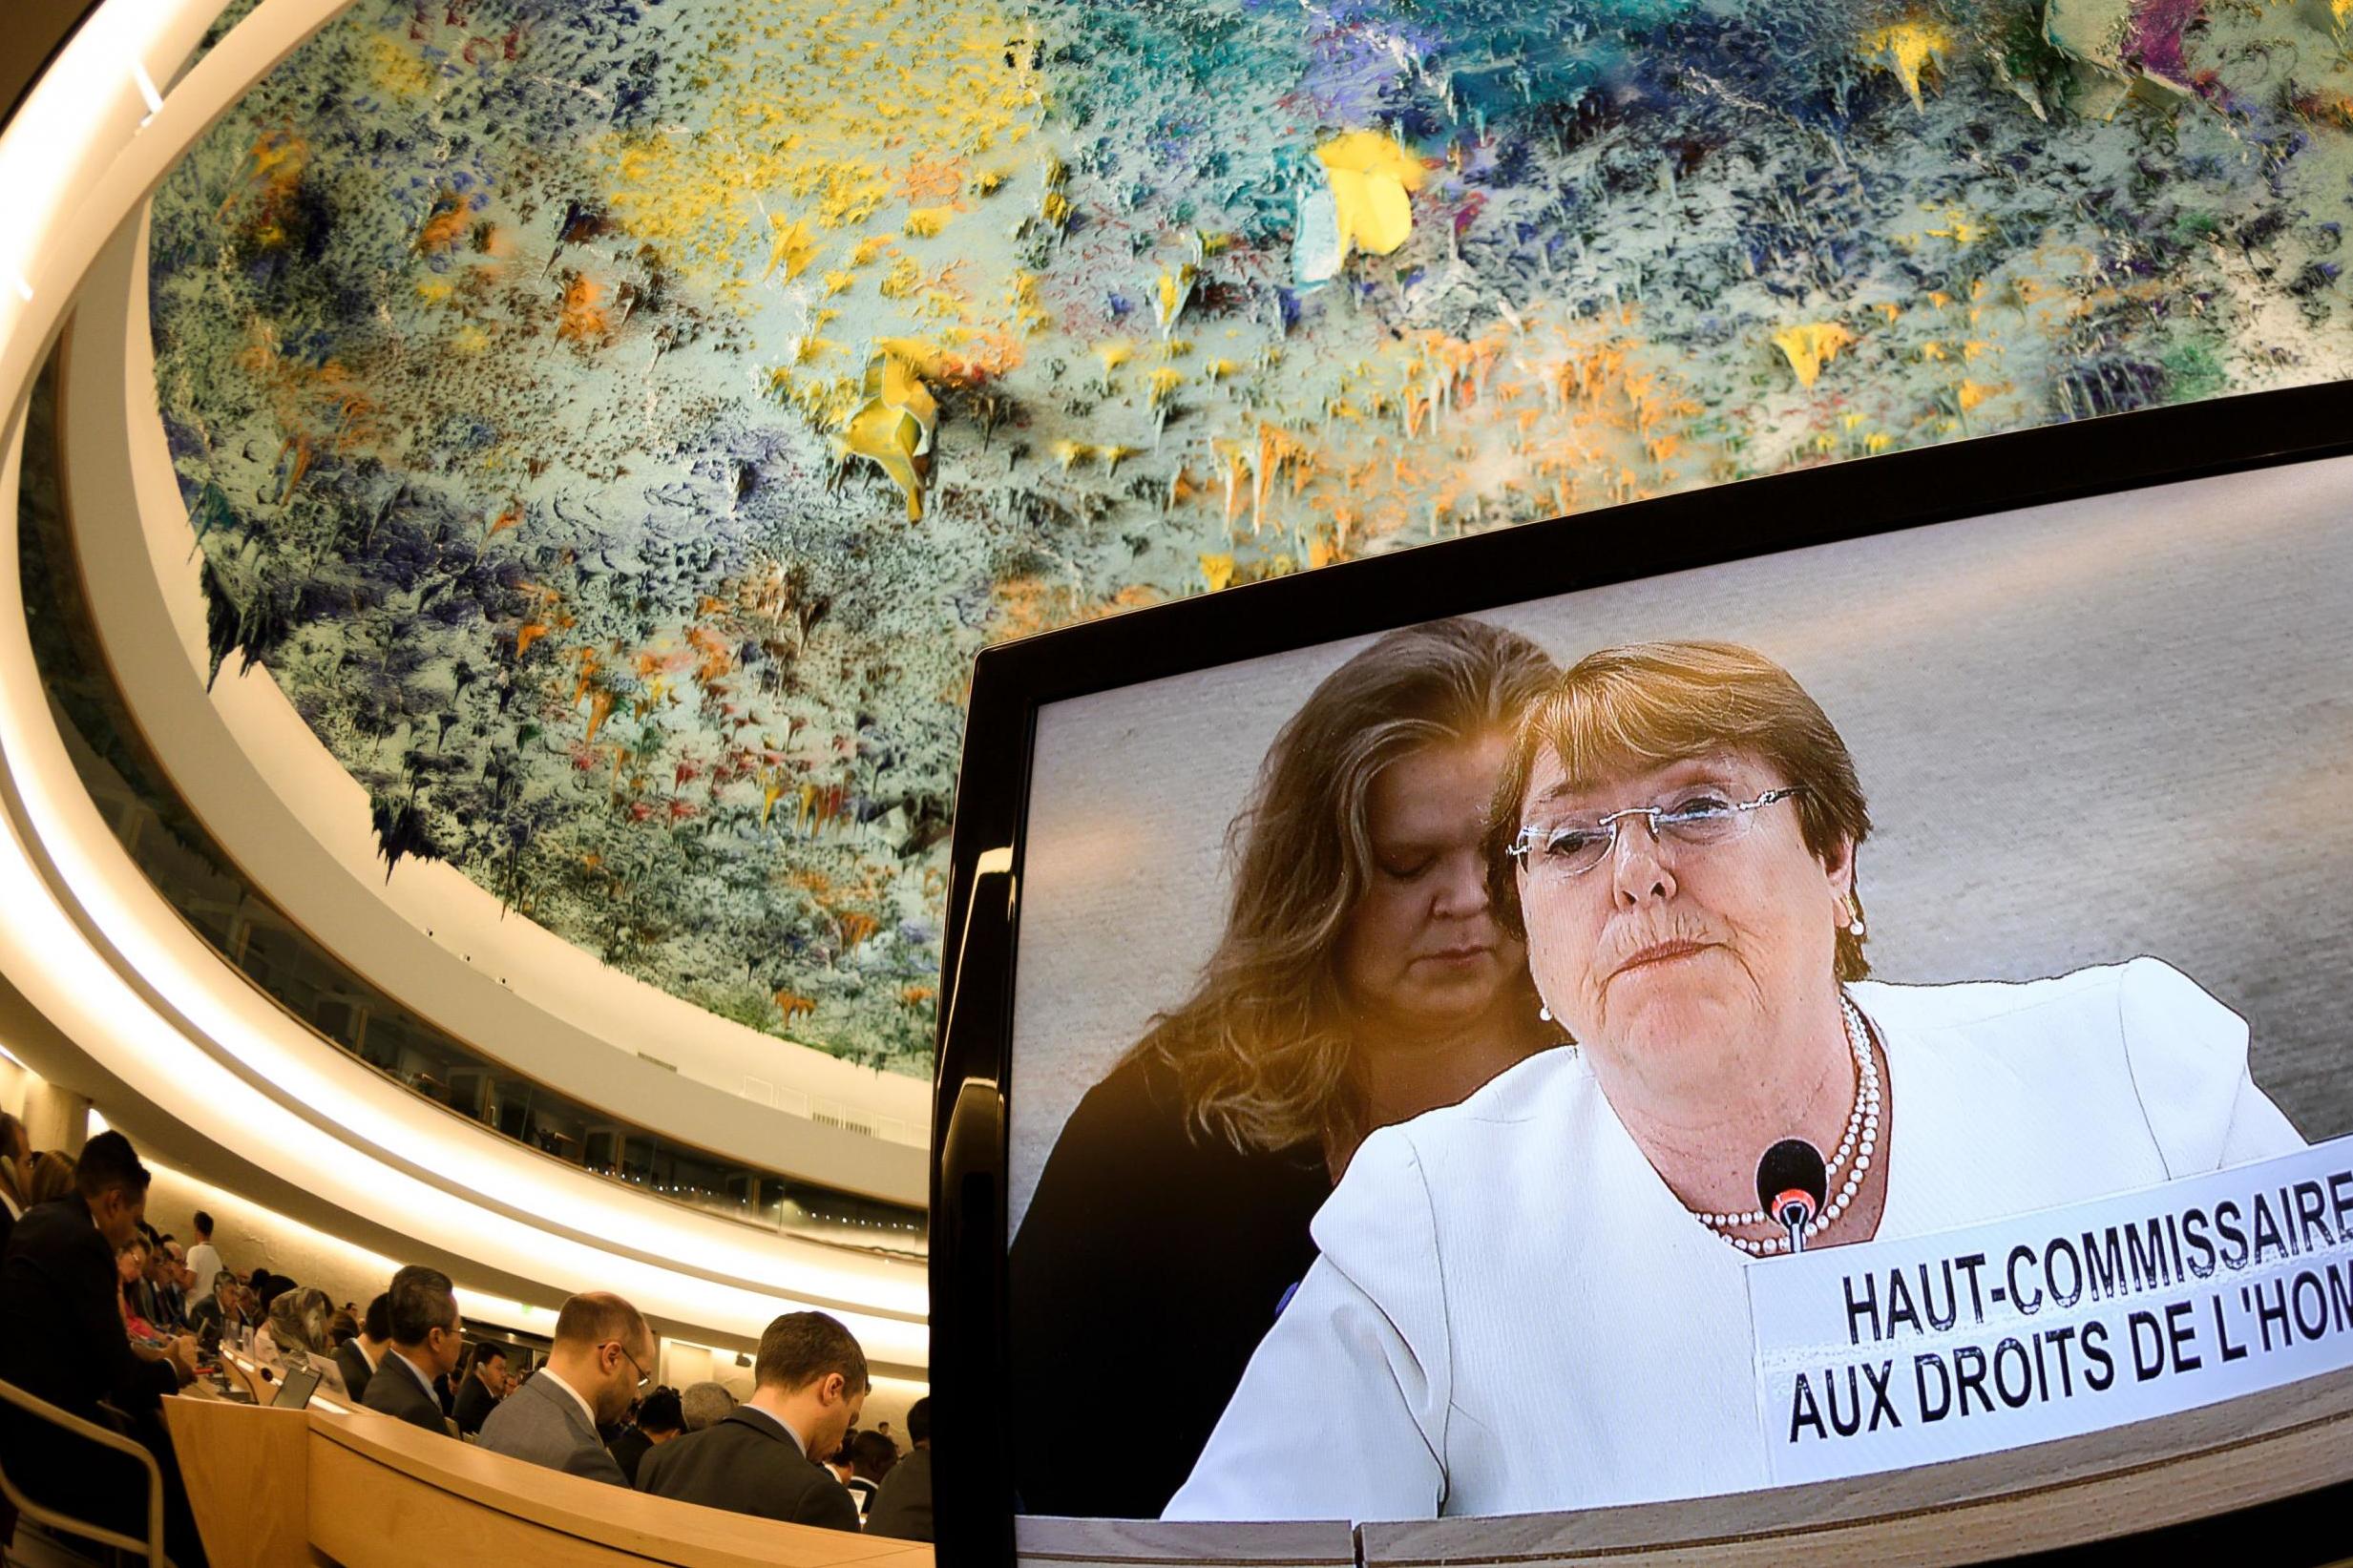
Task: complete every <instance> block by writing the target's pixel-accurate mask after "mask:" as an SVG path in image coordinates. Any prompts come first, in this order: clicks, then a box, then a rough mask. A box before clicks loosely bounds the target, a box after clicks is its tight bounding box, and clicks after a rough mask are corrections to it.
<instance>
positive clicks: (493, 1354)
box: [456, 1344, 507, 1437]
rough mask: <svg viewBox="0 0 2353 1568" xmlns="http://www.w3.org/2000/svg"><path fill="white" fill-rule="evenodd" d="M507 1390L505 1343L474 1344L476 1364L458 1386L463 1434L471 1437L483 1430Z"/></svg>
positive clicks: (458, 1421) (459, 1416)
mask: <svg viewBox="0 0 2353 1568" xmlns="http://www.w3.org/2000/svg"><path fill="white" fill-rule="evenodd" d="M506 1393H507V1348H506V1347H505V1346H503V1345H487V1344H485V1345H477V1346H475V1347H474V1348H473V1368H472V1369H470V1370H469V1371H468V1372H467V1374H466V1379H465V1381H464V1382H463V1383H461V1384H459V1385H458V1389H457V1410H456V1416H457V1430H458V1433H459V1435H461V1436H467V1437H471V1436H473V1434H474V1433H475V1432H480V1431H481V1430H482V1423H483V1422H485V1421H487V1420H489V1419H490V1415H491V1411H494V1410H496V1409H497V1408H498V1401H499V1400H501V1399H503V1398H505V1397H506Z"/></svg>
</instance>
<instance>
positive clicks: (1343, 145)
mask: <svg viewBox="0 0 2353 1568" xmlns="http://www.w3.org/2000/svg"><path fill="white" fill-rule="evenodd" d="M1315 157H1316V158H1317V160H1318V161H1320V162H1321V163H1322V164H1323V166H1324V177H1325V178H1327V179H1328V180H1329V181H1330V182H1331V185H1332V202H1333V206H1334V210H1335V211H1336V212H1337V214H1338V217H1339V226H1340V239H1341V241H1342V243H1343V244H1344V245H1347V246H1350V247H1353V248H1355V249H1356V250H1361V251H1366V252H1368V253H1370V254H1372V255H1375V256H1387V255H1389V254H1391V253H1392V252H1394V251H1396V250H1397V247H1398V246H1399V245H1402V244H1404V243H1405V240H1406V236H1408V235H1410V234H1411V233H1413V230H1414V210H1413V202H1412V201H1411V199H1410V197H1411V194H1412V193H1413V192H1415V191H1418V190H1419V189H1421V178H1422V172H1423V171H1422V167H1421V164H1420V162H1419V160H1418V159H1417V158H1415V157H1414V156H1413V155H1412V154H1410V153H1408V152H1407V151H1406V150H1405V149H1404V148H1402V147H1400V146H1398V145H1397V139H1396V138H1395V137H1393V136H1388V135H1386V134H1385V133H1383V132H1379V131H1351V132H1349V133H1347V134H1346V135H1345V136H1334V138H1333V139H1332V140H1330V141H1327V142H1325V143H1324V144H1323V145H1322V146H1320V147H1318V148H1316V149H1315Z"/></svg>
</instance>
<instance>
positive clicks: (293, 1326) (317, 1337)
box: [253, 1286, 344, 1397]
mask: <svg viewBox="0 0 2353 1568" xmlns="http://www.w3.org/2000/svg"><path fill="white" fill-rule="evenodd" d="M334 1309H335V1307H334V1303H333V1302H331V1301H330V1300H328V1299H327V1294H326V1291H324V1290H321V1289H318V1288H316V1287H312V1288H309V1289H305V1288H302V1287H301V1286H288V1287H287V1288H286V1289H284V1290H282V1291H280V1292H279V1293H278V1294H277V1296H276V1297H274V1298H273V1299H272V1300H271V1302H270V1306H269V1319H268V1321H267V1322H265V1323H263V1325H262V1327H261V1328H258V1329H256V1330H255V1331H254V1335H253V1358H254V1359H255V1360H256V1361H259V1362H260V1363H261V1364H262V1365H263V1366H264V1367H268V1368H270V1369H273V1370H277V1371H284V1370H286V1369H289V1368H308V1369H311V1370H314V1371H316V1372H318V1373H319V1376H320V1386H321V1387H323V1388H324V1389H326V1390H327V1391H328V1392H329V1393H332V1394H335V1395H337V1396H338V1397H340V1396H341V1395H342V1394H343V1391H344V1382H343V1373H342V1372H341V1371H339V1370H337V1369H336V1367H335V1362H334V1359H333V1358H332V1357H331V1356H330V1355H328V1354H327V1343H326V1322H327V1319H328V1317H329V1316H331V1315H332V1314H333V1312H334Z"/></svg>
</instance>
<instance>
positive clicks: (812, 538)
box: [151, 0, 2353, 1073]
mask: <svg viewBox="0 0 2353 1568" xmlns="http://www.w3.org/2000/svg"><path fill="white" fill-rule="evenodd" d="M2348 11H2353V6H2348V5H2347V3H2346V0H2334V3H2333V4H2332V3H2331V0H2299V3H2297V4H2294V5H2289V4H2271V3H2266V0H2050V3H2048V5H2029V4H2017V3H2002V4H1947V5H1941V6H1916V5H1911V6H1889V5H1878V4H1863V3H1823V0H1813V3H1806V0H1798V3H1791V0H1738V3H1733V0H1714V3H1699V0H1619V3H1593V0H1579V3H1569V4H1552V5H1528V4H1524V3H1518V0H1515V3H1510V4H1505V3H1503V0H1337V3H1329V4H1326V3H1304V4H1301V3H1290V0H1285V3H1282V4H1276V3H1273V0H1122V3H1117V4H1091V5H1090V4H1079V3H1044V0H1038V3H1023V4H1008V5H988V4H951V3H947V0H872V3H868V4H858V5H850V4H840V3H836V0H662V3H656V0H504V3H494V0H397V3H387V0H359V3H358V4H356V5H355V6H353V8H352V9H351V10H349V11H348V12H347V14H346V15H345V16H344V17H343V18H342V19H341V20H339V21H338V22H336V23H335V24H333V25H332V26H330V27H329V28H328V29H327V30H326V31H325V32H324V33H322V34H321V35H320V36H319V37H318V38H317V39H316V40H314V41H313V42H312V43H310V44H309V45H307V46H306V47H305V48H304V49H303V50H302V51H301V52H298V53H297V54H295V55H294V56H293V57H292V58H291V59H290V60H289V61H287V62H286V63H285V64H284V66H283V67H282V68H280V69H279V70H278V71H277V72H275V73H273V74H272V75H271V76H270V77H269V78H267V79H266V80H265V81H264V82H263V84H262V85H261V86H260V87H258V88H257V89H256V90H255V91H253V92H252V93H251V94H248V95H247V96H246V97H245V98H244V99H243V101H242V103H240V104H239V105H238V106H237V107H236V109H235V110H234V111H233V112H232V113H231V114H230V115H228V116H227V117H226V119H224V120H223V122H222V123H221V125H220V126H219V127H218V128H217V129H216V130H215V131H214V132H213V133H212V134H211V135H210V136H207V137H206V138H205V139H204V141H203V142H201V143H200V145H199V146H198V148H197V149H196V150H195V151H194V152H193V153H192V155H191V156H190V157H187V159H186V160H185V161H184V162H183V163H182V164H181V165H180V166H179V168H178V169H177V171H176V172H175V173H174V174H173V175H172V177H171V178H170V179H169V180H168V182H167V183H166V184H165V186H164V188H163V189H162V191H161V192H160V194H159V195H158V199H157V201H156V206H155V221H154V241H153V253H152V271H151V277H152V289H153V304H154V322H155V333H156V345H157V350H158V397H159V401H160V404H161V408H162V411H163V416H164V422H165V426H166V429H167V430H168V432H169V436H170V440H171V443H172V449H173V451H174V454H175V457H176V460H177V463H178V468H179V474H180V477H181V481H182V485H183V487H184V491H185V495H186V499H187V503H188V506H189V508H190V511H191V513H192V516H193V519H194V522H195V527H196V531H197V534H198V538H199V540H200V545H201V548H202V551H203V554H204V557H205V560H206V563H207V575H206V586H207V592H208V593H209V595H210V596H211V598H212V625H213V644H214V647H213V652H214V656H215V658H216V659H222V658H227V657H230V656H232V655H234V656H235V657H236V658H237V659H240V660H251V661H259V662H261V663H263V664H265V665H266V666H267V667H268V669H269V670H270V672H271V674H272V675H273V676H274V677H275V678H276V679H277V680H278V681H279V683H280V684H281V685H282V686H283V687H284V690H285V691H286V692H287V694H288V695H289V696H290V698H291V699H292V700H293V701H294V702H295V703H296V704H297V705H298V706H299V708H300V710H301V712H302V713H303V715H304V717H305V719H306V721H308V722H309V724H310V725H311V726H312V728H313V729H314V730H315V731H316V732H317V734H318V736H319V738H320V739H321V741H323V742H325V743H326V745H327V746H328V747H329V748H330V749H331V750H332V752H333V753H334V755H335V756H336V757H337V758H339V759H340V760H341V761H342V763H344V765H345V766H347V768H348V769H349V770H350V771H351V772H352V773H353V774H354V775H355V776H356V777H357V778H358V779H359V780H360V781H361V782H362V783H363V784H365V785H366V786H367V788H368V792H369V794H370V796H371V797H372V799H373V801H374V810H375V818H376V825H377V828H378V831H379V834H380V837H381V841H382V846H383V849H384V853H385V856H386V858H387V860H388V862H390V863H397V862H398V861H399V860H400V859H401V858H402V857H405V856H411V855H415V856H439V857H443V858H446V859H448V860H449V861H451V862H452V863H454V864H455V865H457V866H459V867H461V868H464V870H465V871H466V872H467V873H468V874H469V875H470V876H472V877H473V879H474V880H476V881H477V882H479V883H480V884H481V885H482V886H483V887H484V888H486V889H490V890H491V891H492V892H494V893H495V894H496V895H497V896H498V897H500V898H502V899H505V900H507V901H509V902H510V903H511V904H512V905H513V906H514V907H515V909H519V910H520V911H522V912H523V913H525V914H527V915H528V916H530V917H531V918H532V919H534V920H536V921H538V922H539V923H541V924H542V925H544V926H547V927H548V928H550V929H552V930H556V931H557V932H559V933H561V934H562V935H563V936H565V937H567V938H569V939H570V940H572V941H573V942H576V943H578V944H579V945H581V946H583V947H585V948H587V949H589V950H591V951H595V952H597V953H598V954H599V955H601V956H602V957H603V958H604V959H605V960H606V961H608V962H610V963H612V964H614V965H616V966H618V967H620V969H622V970H624V971H626V972H630V973H632V974H636V975H638V976H641V977H642V978H643V979H645V980H647V981H650V982H652V983H653V984H655V985H657V986H661V987H663V988H666V989H667V990H669V991H671V992H673V993H676V994H678V995H680V996H683V997H685V998H687V999H689V1000H691V1001H694V1002H696V1003H698V1004H700V1005H702V1006H704V1007H706V1008H709V1009H711V1010H713V1011H715V1012H718V1013H721V1014H727V1015H729V1016H732V1017H735V1018H738V1019H741V1020H742V1021H744V1022H746V1023H748V1024H751V1025H753V1026H755V1027H757V1028H761V1029H764V1030H767V1031H770V1032H772V1033H776V1034H778V1035H785V1036H788V1037H790V1038H793V1039H797V1040H802V1041H805V1042H807V1043H809V1044H813V1045H816V1046H819V1047H821V1048H824V1049H826V1050H829V1051H832V1052H835V1053H837V1054H840V1055H842V1056H849V1057H851V1058H854V1059H859V1060H863V1061H867V1062H871V1063H873V1064H876V1065H879V1066H883V1067H888V1068H893V1069H897V1070H901V1071H906V1072H916V1073H919V1072H924V1071H928V1067H929V1053H930V1045H931V1037H932V1030H933V1010H934V989H935V985H936V977H937V974H938V969H939V959H940V952H939V938H940V931H941V925H942V917H943V896H944V884H945V872H946V867H947V834H948V828H949V807H950V801H951V794H952V790H953V785H954V780H955V771H956V747H957V742H958V735H959V725H960V721H961V717H962V704H963V700H964V695H965V686H966V681H967V679H968V676H967V671H968V669H969V664H970V660H971V658H972V655H973V654H974V652H975V651H976V650H977V648H979V647H980V646H981V645H982V644H984V643H986V642H988V641H990V640H992V639H997V638H1009V637H1016V636H1019V635H1022V634H1024V633H1029V632H1035V631H1038V630H1040V629H1042V628H1045V627H1050V626H1054V625H1057V624H1061V623H1064V622H1068V621H1072V620H1075V619H1080V618H1083V617H1092V616H1099V615H1103V614H1106V613H1109V612H1113V611H1117V610H1120V609H1124V608H1126V607H1129V606H1135V605H1142V604H1148V603H1152V602H1156V601H1159V600H1164V599H1168V598H1174V597H1181V596H1187V595H1193V594H1201V593H1207V592H1212V591H1216V590H1219V589H1222V588H1225V587H1228V586H1229V585H1232V584H1236V583H1242V582H1248V581H1250V580H1254V579H1257V578H1261V577H1265V576H1269V575H1279V574H1283V573H1289V572H1294V571H1300V570H1305V569H1309V568H1313V567H1320V566H1323V565H1325V564H1327V563H1330V562H1334V561H1340V560H1346V559H1348V558H1351V557H1353V556H1358V555H1365V554H1378V553H1382V552H1387V551H1393V550H1398V549H1403V548H1406V547H1409V546H1412V545H1416V544H1419V543H1422V542H1424V541H1427V540H1431V539H1436V538H1444V537H1450V536H1453V535H1455V534H1459V533H1464V532H1468V531H1476V530H1481V529H1491V528H1497V527H1502V526H1505V525H1508V524H1512V523H1516V522H1521V521H1524V520H1528V519H1533V518H1541V517H1549V516H1554V515H1558V514H1561V513H1564V512H1587V511H1593V510H1595V509H1599V508H1604V507H1607V506H1608V505H1609V504H1611V503H1615V502H1620V501H1625V500H1629V499H1633V498H1636V497H1640V496H1645V495H1652V494H1657V493H1660V492H1663V491H1673V490H1680V489H1686V488H1689V487H1691V486H1695V485H1702V484H1708V483H1713V482H1718V481H1722V480H1728V479H1733V478H1736V477H1740V476H1743V475H1747V474H1754V473H1762V472H1770V471H1774V470H1783V469H1788V468H1792V467H1796V466H1800V465H1804V464H1808V463H1817V462H1824V461H1832V460H1838V459H1843V458H1847V457H1853V456H1859V455H1863V454H1867V453H1873V452H1879V451H1883V450H1887V449H1895V448H1902V447H1910V446H1917V445H1921V444H1923V443H1930V442H1940V441H1946V440H1951V439H1954V438H1957V437H1964V436H1968V435H1974V434H1980V433H1984V432H1987V431H1992V430H2000V429H2014V428H2017V427H2020V426H2026V425H2033V424H2039V423H2046V422H2050V421H2056V420H2066V419H2072V418H2079V417H2084V416H2088V415H2092V414H2097V413H2103V412H2108V411H2112V410H2118V409H2124V408H2134V407H2138V406H2143V405H2148V404H2153V403H2166V402H2179V401H2182V400H2186V399H2193V398H2199V397H2205V396H2210V395H2213V394H2216V393H2219V392H2223V391H2226V390H2245V389H2251V388H2255V387H2269V386H2277V385H2282V384H2286V383H2291V382H2306V381H2315V380H2321V379H2329V378H2335V377H2338V376H2342V375H2343V374H2344V373H2345V371H2346V362H2347V358H2348V351H2347V343H2348V339H2347V336H2346V334H2345V332H2344V329H2343V325H2342V321H2341V319H2340V313H2341V312H2342V309H2343V303H2344V302H2343V290H2342V284H2341V282H2340V280H2339V269H2340V266H2341V263H2342V257H2341V256H2340V254H2339V252H2340V247H2341V244H2342V238H2343V224H2344V222H2345V221H2346V220H2347V218H2348V216H2353V213H2349V212H2348V208H2349V207H2353V184H2349V183H2348V176H2349V175H2353V160H2349V159H2348V157H2347V149H2348V133H2347V129H2346V128H2347V126H2348V125H2349V124H2353V73H2348V60H2349V56H2348V54H2347V51H2346V40H2345V38H2344V37H2343V35H2342V33H2341V32H2340V31H2339V29H2340V27H2341V25H2342V22H2343V21H2344V20H2345V17H2346V15H2347V13H2348ZM1593 526H1594V527H1596V528H1599V529H1607V528H1608V527H1610V526H1612V525H1611V522H1610V520H1609V518H1608V517H1607V515H1602V516H1599V517H1596V518H1595V519H1594V523H1593ZM1133 852H1135V853H1137V854H1143V855H1148V854H1150V853H1151V825H1150V824H1148V823H1139V824H1137V825H1136V833H1135V842H1134V846H1133Z"/></svg>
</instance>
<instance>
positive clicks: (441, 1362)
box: [361, 1264, 466, 1437]
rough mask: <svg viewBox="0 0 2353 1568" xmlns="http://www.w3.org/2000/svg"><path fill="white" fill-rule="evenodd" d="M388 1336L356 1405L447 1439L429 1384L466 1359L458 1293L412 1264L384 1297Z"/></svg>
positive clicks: (444, 1278)
mask: <svg viewBox="0 0 2353 1568" xmlns="http://www.w3.org/2000/svg"><path fill="white" fill-rule="evenodd" d="M385 1295H386V1298H387V1301H388V1304H389V1310H388V1312H387V1314H386V1315H387V1316H388V1317H389V1320H390V1327H391V1330H392V1353H391V1354H390V1355H389V1356H387V1357H385V1359H384V1362H383V1364H382V1365H381V1366H379V1367H378V1368H377V1369H376V1375H375V1376H373V1377H371V1378H369V1379H368V1392H367V1394H366V1396H365V1397H364V1398H363V1399H362V1400H361V1403H362V1404H364V1405H365V1406H367V1407H368V1409H369V1410H371V1411H378V1412H380V1413H382V1414H385V1415H390V1416H396V1417H398V1418H399V1419H401V1420H403V1421H406V1422H408V1423H409V1424H410V1426H412V1427H422V1428H424V1429H425V1430H426V1431H427V1432H439V1433H441V1434H442V1435H443V1436H445V1437H446V1436H449V1435H451V1432H450V1427H449V1423H448V1420H447V1418H446V1417H444V1416H443V1414H442V1413H441V1396H440V1395H439V1394H437V1393H435V1392H434V1391H433V1379H435V1378H437V1377H443V1376H446V1375H447V1374H449V1373H450V1372H451V1371H452V1370H454V1369H456V1367H457V1360H458V1357H459V1356H461V1355H463V1354H464V1353H465V1349H466V1339H465V1336H464V1335H463V1334H462V1333H460V1332H459V1331H458V1315H457V1290H456V1287H455V1286H452V1285H451V1284H450V1276H448V1275H447V1274H444V1273H443V1272H442V1271H441V1270H440V1269H438V1268H427V1267H425V1266H423V1265H418V1264H411V1265H409V1266H408V1267H407V1268H404V1269H402V1270H401V1271H400V1272H399V1273H397V1274H395V1275H393V1276H392V1286H391V1288H390V1289H389V1290H388V1291H386V1292H385Z"/></svg>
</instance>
